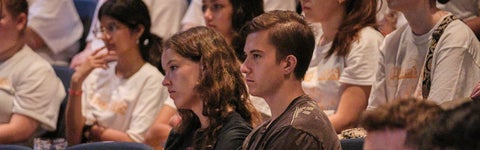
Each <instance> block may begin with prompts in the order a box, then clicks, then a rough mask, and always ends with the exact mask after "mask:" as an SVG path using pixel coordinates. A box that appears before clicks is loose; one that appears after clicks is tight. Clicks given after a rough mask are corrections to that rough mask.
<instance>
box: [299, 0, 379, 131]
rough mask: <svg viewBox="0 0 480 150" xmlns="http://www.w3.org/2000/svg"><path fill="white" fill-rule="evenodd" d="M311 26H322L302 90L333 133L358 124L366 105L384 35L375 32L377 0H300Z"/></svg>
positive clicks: (317, 35)
mask: <svg viewBox="0 0 480 150" xmlns="http://www.w3.org/2000/svg"><path fill="white" fill-rule="evenodd" d="M300 2H301V4H302V8H303V12H304V13H305V16H306V19H307V20H309V21H310V22H319V23H321V29H322V30H319V31H320V32H318V33H317V34H316V45H315V50H314V52H313V56H312V60H311V61H310V66H309V68H308V70H307V73H306V75H305V80H304V81H303V82H302V87H303V88H304V90H305V92H306V93H307V94H309V95H310V96H311V97H312V98H313V99H314V100H315V101H317V103H318V105H319V106H320V107H322V108H323V109H324V110H325V111H326V112H327V114H328V115H329V119H330V121H331V122H332V125H333V126H334V128H335V131H336V132H337V133H340V132H341V131H342V130H345V129H348V128H352V127H355V126H356V122H357V120H358V118H359V117H360V115H361V113H362V111H364V110H365V108H366V107H367V104H368V96H369V94H370V89H371V86H372V83H373V81H374V79H373V78H374V76H375V70H376V68H377V63H376V62H377V61H378V53H379V49H380V45H381V43H382V41H383V36H382V34H380V32H378V31H377V30H375V28H374V27H375V24H376V19H375V15H376V11H377V9H376V8H377V0H323V1H322V0H301V1H300Z"/></svg>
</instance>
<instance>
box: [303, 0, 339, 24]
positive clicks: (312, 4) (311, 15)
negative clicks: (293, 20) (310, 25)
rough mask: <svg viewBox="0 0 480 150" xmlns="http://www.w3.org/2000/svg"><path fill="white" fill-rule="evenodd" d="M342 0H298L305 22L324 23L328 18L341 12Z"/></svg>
mask: <svg viewBox="0 0 480 150" xmlns="http://www.w3.org/2000/svg"><path fill="white" fill-rule="evenodd" d="M343 1H344V0H300V4H301V5H302V10H303V12H304V13H305V17H306V18H307V20H309V21H311V22H324V21H327V20H328V19H329V17H331V16H333V15H335V14H339V13H338V12H339V11H344V10H343V5H342V3H343Z"/></svg>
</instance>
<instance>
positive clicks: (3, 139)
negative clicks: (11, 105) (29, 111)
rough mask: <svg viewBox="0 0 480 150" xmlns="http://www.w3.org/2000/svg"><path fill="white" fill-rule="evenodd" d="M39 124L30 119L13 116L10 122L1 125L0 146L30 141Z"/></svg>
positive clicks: (17, 115)
mask: <svg viewBox="0 0 480 150" xmlns="http://www.w3.org/2000/svg"><path fill="white" fill-rule="evenodd" d="M38 124H39V123H38V122H37V121H36V120H34V119H32V118H30V117H27V116H24V115H19V114H13V115H12V117H11V119H10V122H9V123H6V124H0V144H12V143H18V142H23V141H26V140H28V139H29V138H30V137H31V136H32V135H33V133H34V132H35V131H36V130H37V128H38Z"/></svg>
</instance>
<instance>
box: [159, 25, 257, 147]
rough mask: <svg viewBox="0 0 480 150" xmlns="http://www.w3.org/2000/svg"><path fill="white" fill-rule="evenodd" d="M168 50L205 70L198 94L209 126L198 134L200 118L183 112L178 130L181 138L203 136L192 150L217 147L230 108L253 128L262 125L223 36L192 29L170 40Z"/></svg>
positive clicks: (210, 30)
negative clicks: (190, 135) (218, 135)
mask: <svg viewBox="0 0 480 150" xmlns="http://www.w3.org/2000/svg"><path fill="white" fill-rule="evenodd" d="M165 49H171V50H174V51H175V52H177V53H178V54H179V55H181V56H182V57H185V58H187V59H190V60H192V61H194V62H197V63H199V64H200V65H201V66H202V67H203V69H202V72H201V73H200V79H199V84H198V85H197V86H196V87H195V92H197V93H198V94H199V95H200V97H201V98H202V104H203V110H202V115H204V116H206V117H207V118H208V123H209V126H208V127H207V128H206V129H204V130H202V131H200V130H198V129H199V128H200V121H199V119H198V116H196V115H195V114H194V113H193V111H191V110H180V111H179V112H180V115H181V116H182V122H181V123H180V125H179V127H177V128H175V129H174V130H175V131H176V132H177V133H179V134H183V133H185V132H188V131H192V130H195V131H197V132H196V133H201V134H196V135H195V137H194V139H195V141H194V143H193V145H192V146H193V147H194V148H195V149H205V148H207V147H209V146H213V145H214V144H215V143H216V141H217V137H216V136H217V134H218V131H219V130H220V129H221V128H222V127H223V123H224V121H225V119H226V118H227V115H228V114H229V110H228V108H229V107H231V108H232V109H233V110H234V111H235V112H237V113H239V114H240V115H241V116H242V118H243V119H245V120H246V121H247V122H249V123H250V125H254V124H256V123H258V122H259V121H260V118H259V116H260V115H259V113H258V112H257V111H256V110H255V108H254V107H253V105H252V104H251V103H250V100H249V94H248V91H247V87H246V85H245V82H244V77H243V75H242V73H241V72H240V63H239V61H238V60H237V59H236V58H235V53H234V51H233V49H232V48H231V47H230V46H228V44H227V42H226V41H225V39H224V38H223V36H222V35H221V34H220V33H218V32H217V31H215V30H213V29H210V28H207V27H195V28H191V29H189V30H187V31H185V32H182V33H178V34H175V35H174V36H172V37H171V38H170V39H169V40H167V41H166V43H165ZM199 136H202V137H199Z"/></svg>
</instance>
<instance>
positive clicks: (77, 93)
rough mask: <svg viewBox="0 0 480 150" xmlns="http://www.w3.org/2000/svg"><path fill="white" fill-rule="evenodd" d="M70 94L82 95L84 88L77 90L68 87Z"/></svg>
mask: <svg viewBox="0 0 480 150" xmlns="http://www.w3.org/2000/svg"><path fill="white" fill-rule="evenodd" d="M68 94H69V95H73V96H79V95H82V90H79V91H75V90H72V89H68Z"/></svg>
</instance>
